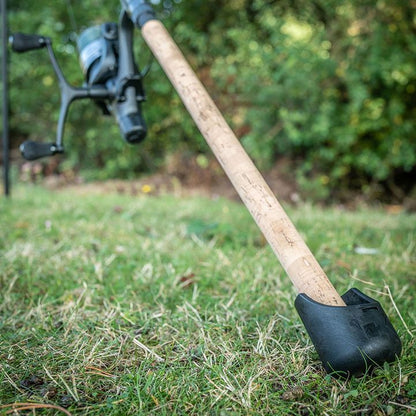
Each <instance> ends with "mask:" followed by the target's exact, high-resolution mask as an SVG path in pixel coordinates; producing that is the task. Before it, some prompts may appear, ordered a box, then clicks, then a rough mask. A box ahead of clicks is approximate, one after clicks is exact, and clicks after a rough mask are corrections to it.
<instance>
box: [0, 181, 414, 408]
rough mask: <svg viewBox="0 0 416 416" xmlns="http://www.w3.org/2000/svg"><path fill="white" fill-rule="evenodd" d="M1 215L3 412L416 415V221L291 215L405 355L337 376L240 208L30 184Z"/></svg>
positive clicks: (372, 215) (320, 212)
mask: <svg viewBox="0 0 416 416" xmlns="http://www.w3.org/2000/svg"><path fill="white" fill-rule="evenodd" d="M0 212H1V216H0V218H1V220H0V236H1V239H0V285H1V294H0V337H1V338H0V414H11V413H13V407H12V405H13V403H15V407H14V408H21V409H29V410H26V412H30V413H25V411H24V410H22V411H21V412H16V413H13V414H45V415H52V414H57V415H58V414H59V415H61V414H71V415H141V414H143V415H148V414H150V415H151V414H154V415H156V414H157V415H175V414H176V415H205V414H207V415H280V414H282V415H321V414H322V415H331V416H332V415H346V414H353V415H392V414H397V415H399V414H408V413H412V412H415V410H416V369H415V362H416V353H415V348H414V347H415V332H416V322H415V320H416V310H415V298H414V293H415V289H416V267H415V265H416V258H415V245H416V221H415V220H416V216H415V215H410V214H405V213H400V214H396V215H392V214H389V213H387V212H386V211H383V210H382V209H370V208H363V209H360V210H358V211H357V212H347V211H342V210H340V209H336V208H331V209H320V208H317V207H313V206H310V205H304V206H300V207H297V208H290V209H289V215H290V217H291V218H292V220H293V221H294V223H295V224H296V226H297V228H298V229H299V231H300V232H301V233H302V235H304V236H305V239H306V242H307V244H308V245H309V247H310V248H311V249H312V251H313V252H314V254H315V255H316V257H317V259H318V260H319V261H320V263H321V264H322V266H323V267H324V269H325V271H326V272H327V274H328V275H329V277H330V279H331V281H332V282H333V283H334V285H335V286H336V287H337V289H338V290H339V292H340V293H343V292H344V291H346V290H348V289H349V288H350V287H353V286H354V287H357V288H358V289H360V290H362V291H363V292H365V293H366V294H368V295H369V296H372V297H374V298H376V299H377V300H379V301H380V302H381V303H382V305H383V307H384V309H385V311H386V313H387V314H388V316H389V317H390V319H391V322H392V323H393V325H394V327H395V328H396V329H397V331H398V333H399V335H400V337H401V339H402V342H403V354H402V356H401V358H400V360H399V361H397V362H395V363H391V364H386V365H385V366H384V367H382V368H378V369H376V371H375V372H374V373H373V374H372V375H366V376H364V377H361V378H352V379H350V380H342V379H334V378H331V377H329V376H328V375H326V374H325V373H324V371H323V370H322V367H321V365H320V362H319V359H318V357H317V354H316V352H315V350H314V348H313V346H312V345H311V343H310V341H309V339H308V337H307V335H306V334H305V330H304V327H303V325H302V324H301V322H300V320H299V317H298V316H297V313H296V311H295V309H294V306H293V302H294V298H295V296H296V293H295V292H294V289H293V288H292V286H291V284H290V281H289V279H288V278H287V276H286V275H285V273H284V272H283V270H282V268H281V267H280V265H279V264H278V261H277V259H276V258H275V257H274V255H273V253H272V252H271V250H270V248H269V247H268V246H267V245H265V243H264V240H263V238H262V237H261V235H260V233H259V231H258V230H257V228H256V226H255V224H254V223H253V221H252V219H251V217H250V216H249V214H248V213H247V212H246V210H245V208H244V207H243V206H242V205H240V204H237V203H233V202H230V201H228V200H222V199H219V200H215V201H214V200H208V199H203V198H195V197H193V198H176V197H174V196H169V195H164V196H149V195H144V194H143V195H137V196H127V195H118V194H115V193H114V194H107V195H100V194H99V193H95V192H87V193H86V192H82V188H79V189H72V190H70V189H69V190H68V189H67V190H65V189H64V190H60V191H55V192H51V191H48V190H45V189H42V188H40V187H29V186H22V187H19V188H16V189H15V190H14V194H13V197H12V199H11V200H9V201H6V200H5V199H4V198H2V199H1V201H0ZM357 247H361V248H362V247H364V248H372V249H376V251H375V252H374V251H373V253H375V254H358V253H357ZM358 251H359V250H358ZM2 412H3V413H2Z"/></svg>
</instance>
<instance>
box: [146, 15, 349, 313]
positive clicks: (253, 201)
mask: <svg viewBox="0 0 416 416" xmlns="http://www.w3.org/2000/svg"><path fill="white" fill-rule="evenodd" d="M142 34H143V37H144V39H145V41H146V43H147V44H148V46H149V47H150V49H151V50H152V52H153V54H154V55H155V57H156V58H157V60H158V61H159V63H160V65H161V66H162V68H163V70H164V71H165V73H166V75H167V76H168V78H169V79H170V81H171V83H172V84H173V86H174V87H175V89H176V91H177V92H178V94H179V96H180V97H181V99H182V101H183V103H184V105H185V107H186V108H187V110H188V112H189V113H190V115H191V116H192V118H193V119H194V121H195V123H196V125H197V126H198V128H199V130H200V131H201V133H202V135H203V136H204V138H205V140H206V141H207V143H208V144H209V146H210V147H211V149H212V151H213V153H214V154H215V156H216V158H217V159H218V161H219V162H220V164H221V166H222V167H223V169H224V171H225V173H226V174H227V176H228V177H229V179H230V180H231V182H232V184H233V185H234V187H235V189H236V191H237V192H238V194H239V195H240V198H241V199H242V201H243V202H244V204H245V205H246V207H247V209H248V210H249V211H250V213H251V215H252V216H253V218H254V219H255V221H256V223H257V225H258V226H259V228H260V230H261V231H262V232H263V234H264V236H265V237H266V239H267V241H268V242H269V244H270V246H271V247H272V249H273V251H274V253H275V254H276V256H277V258H278V259H279V261H280V263H281V264H282V266H283V268H284V269H285V270H286V272H287V274H288V275H289V278H290V279H291V281H292V283H293V284H294V286H295V287H296V289H297V290H298V292H299V293H305V294H306V295H308V296H309V297H311V298H312V299H314V300H315V301H317V302H320V303H323V304H327V305H334V306H345V303H344V302H343V300H342V299H341V297H340V296H339V294H338V293H337V291H336V290H335V288H334V287H333V285H332V284H331V282H330V281H329V279H328V277H327V276H326V274H325V272H324V271H323V270H322V268H321V267H320V265H319V264H318V262H317V261H316V259H315V257H314V256H313V255H312V253H311V251H310V250H309V248H308V247H307V246H306V244H305V242H304V241H303V239H302V237H301V236H300V235H299V233H298V232H297V230H296V228H295V227H294V225H293V223H292V222H291V221H290V219H289V217H288V216H287V215H286V213H285V211H284V210H283V208H282V206H281V205H280V203H279V202H278V201H277V199H276V197H275V196H274V195H273V193H272V191H271V190H270V188H269V186H268V185H267V183H266V182H265V180H264V179H263V177H262V176H261V174H260V172H259V171H258V170H257V168H256V167H255V166H254V164H253V162H252V160H251V159H250V158H249V157H248V155H247V153H246V152H245V150H244V149H243V147H242V146H241V144H240V142H239V141H238V139H237V137H236V136H235V134H234V133H233V132H232V130H231V129H230V127H229V126H228V124H227V122H226V121H225V119H224V117H223V116H222V114H221V113H220V111H219V110H218V108H217V106H216V105H215V104H214V102H213V100H212V99H211V97H210V96H209V94H208V93H207V91H206V90H205V88H204V86H203V85H202V84H201V82H200V81H199V79H198V78H197V76H196V75H195V73H194V71H193V70H192V68H191V67H190V66H189V64H188V63H187V61H186V59H185V58H184V56H183V54H182V53H181V51H180V50H179V48H178V47H177V45H176V44H175V42H174V41H173V39H172V37H171V36H170V34H169V33H168V32H167V30H166V29H165V27H164V26H163V24H162V23H161V22H160V21H158V20H149V21H148V22H146V23H145V24H144V26H143V27H142Z"/></svg>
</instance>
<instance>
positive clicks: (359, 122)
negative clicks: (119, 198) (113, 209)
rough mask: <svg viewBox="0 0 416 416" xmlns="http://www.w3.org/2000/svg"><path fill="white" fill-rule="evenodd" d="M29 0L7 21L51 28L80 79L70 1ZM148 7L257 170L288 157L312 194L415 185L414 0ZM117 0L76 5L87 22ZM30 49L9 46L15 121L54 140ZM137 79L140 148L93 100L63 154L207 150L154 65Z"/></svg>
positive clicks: (52, 106)
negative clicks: (143, 99)
mask: <svg viewBox="0 0 416 416" xmlns="http://www.w3.org/2000/svg"><path fill="white" fill-rule="evenodd" d="M26 3H27V2H24V1H23V0H17V1H16V2H13V4H12V5H11V16H10V20H11V29H12V30H16V31H18V30H19V31H20V30H23V28H24V31H26V32H39V33H42V34H45V35H47V36H51V37H52V39H53V40H54V44H55V49H56V51H57V55H58V58H59V60H60V62H62V66H63V68H64V72H65V73H66V75H67V76H68V78H69V79H70V81H71V82H72V83H74V84H77V85H80V84H81V83H82V74H81V71H80V68H79V65H78V57H77V53H76V51H75V48H74V45H73V43H71V42H69V40H68V39H69V38H70V37H71V36H70V34H71V30H70V29H69V28H70V27H71V25H70V22H69V20H70V19H69V17H70V13H69V10H68V9H67V4H68V2H61V3H59V2H58V3H56V4H54V5H53V7H52V6H51V5H50V2H47V1H46V0H41V1H39V2H36V5H35V4H34V3H31V2H29V3H27V4H26ZM98 6H99V7H100V8H99V13H97V7H98ZM157 7H158V10H159V13H160V15H161V16H162V17H163V18H164V21H165V24H166V25H167V26H168V29H169V30H170V31H171V32H172V33H173V36H174V38H175V39H176V41H177V42H178V44H179V45H180V47H181V49H182V50H183V51H184V54H185V55H186V56H187V58H188V59H189V61H190V63H191V65H192V66H193V67H194V68H195V69H196V71H197V72H198V74H199V76H200V77H201V78H202V81H203V82H204V83H205V84H206V85H207V87H208V89H209V91H210V93H211V94H212V96H213V98H214V99H215V100H216V102H217V103H218V105H219V107H220V108H221V109H222V110H223V111H224V114H225V115H226V116H227V118H228V119H229V121H230V123H231V124H232V127H233V128H234V129H235V130H236V132H237V134H238V135H239V136H241V138H242V142H243V144H244V146H246V148H247V150H248V152H249V153H250V155H251V156H252V157H253V158H254V159H255V161H256V162H257V163H258V164H259V165H260V166H261V167H262V168H267V167H270V166H271V165H273V164H274V163H275V161H276V159H278V158H279V157H281V156H284V157H285V158H288V157H290V158H291V159H292V160H293V161H294V163H296V166H297V174H298V177H299V179H300V182H301V183H303V184H305V186H308V183H311V187H313V188H314V189H315V190H316V192H317V194H319V195H321V196H325V195H326V196H330V195H333V194H334V191H335V190H337V189H351V188H352V189H358V190H363V189H368V188H369V187H370V188H371V185H372V184H374V185H377V186H382V187H384V189H389V190H390V191H394V193H395V195H396V196H397V197H398V198H399V199H400V197H403V195H404V193H405V192H407V191H410V188H411V186H412V185H413V184H414V178H415V172H416V170H415V166H416V141H415V140H414V137H413V136H414V131H415V127H416V126H415V123H416V121H415V120H416V117H415V116H416V114H415V110H414V102H415V101H416V100H415V98H416V97H415V95H416V38H415V37H414V20H413V17H412V16H413V14H414V8H415V6H414V5H412V3H408V2H402V1H390V2H387V1H384V0H380V1H378V2H369V1H364V2H363V1H358V0H354V1H352V2H348V4H343V3H342V4H341V3H339V2H337V1H335V0H318V1H314V2H304V1H299V0H297V1H289V0H287V1H286V0H280V1H277V0H269V1H267V2H264V1H260V0H258V1H252V0H251V1H243V0H232V1H225V0H216V1H215V2H214V1H213V0H204V1H202V0H193V1H192V2H184V1H175V2H170V1H165V2H163V1H162V2H158V6H157ZM118 10H119V5H118V2H113V4H111V5H110V4H109V2H107V3H105V4H102V2H100V3H99V5H98V3H97V2H96V1H95V0H86V1H84V2H82V4H81V5H79V7H78V9H74V10H73V12H74V14H75V18H76V21H77V25H78V26H79V27H87V26H90V25H92V24H96V23H100V22H103V21H108V20H110V21H111V20H113V21H114V20H117V16H118ZM97 15H98V18H97ZM136 44H137V45H136V56H138V60H139V63H140V65H142V66H143V65H144V64H146V63H147V62H148V60H149V58H150V53H149V51H148V49H147V47H146V46H145V45H144V44H143V41H142V40H141V38H140V36H139V35H137V36H136ZM30 54H31V55H30V58H29V55H24V56H22V55H15V54H13V56H12V72H11V84H12V92H11V95H12V97H11V98H12V119H11V125H12V128H13V131H14V132H15V133H16V136H19V137H21V136H26V137H30V138H32V139H37V140H42V139H46V138H47V139H48V140H50V139H51V138H53V137H54V132H55V124H56V120H57V110H56V109H57V108H58V106H59V97H58V92H57V88H56V83H55V80H54V76H53V73H52V69H51V67H50V65H49V63H48V61H47V57H46V54H45V52H44V51H37V52H31V53H30ZM145 89H146V92H147V96H148V101H147V103H145V105H144V107H143V110H144V114H145V118H146V121H147V123H148V126H149V134H148V139H147V140H146V141H145V142H144V143H143V144H141V145H140V146H139V147H132V146H128V145H126V144H125V143H123V142H122V140H121V138H120V135H119V133H118V129H117V126H116V125H115V123H114V120H112V119H107V120H105V119H104V118H102V116H101V115H100V114H99V111H98V109H96V108H93V106H91V105H86V104H85V105H83V104H79V103H75V104H74V106H73V108H72V110H71V113H70V117H69V123H68V126H67V131H66V135H65V140H66V143H67V149H68V157H69V161H70V164H72V165H73V166H78V167H80V168H82V169H85V168H88V169H89V170H90V171H91V170H92V171H93V172H96V173H93V176H96V177H100V178H105V177H114V176H119V177H120V176H122V177H129V176H130V175H132V174H135V173H137V172H140V171H146V170H149V169H154V168H158V167H160V166H161V165H162V164H163V160H164V158H165V155H166V154H168V153H170V152H172V151H174V150H175V149H177V148H178V147H182V146H184V145H185V146H186V147H187V148H188V149H190V150H191V151H194V152H198V153H200V152H206V151H207V145H206V144H205V142H204V140H203V138H202V137H201V135H200V134H199V132H198V131H197V129H196V127H195V126H194V124H193V122H192V120H191V118H190V117H189V116H188V115H187V114H186V111H185V110H184V108H183V106H182V104H181V103H180V100H179V98H178V96H177V95H176V93H175V92H174V91H173V89H172V87H171V86H170V83H169V81H168V80H167V78H166V77H165V76H164V75H163V72H162V70H161V69H160V67H159V66H158V65H157V63H154V64H153V66H152V69H151V71H150V74H149V75H148V77H147V78H146V79H145ZM312 179H313V180H312ZM312 183H313V185H312ZM319 188H321V189H319Z"/></svg>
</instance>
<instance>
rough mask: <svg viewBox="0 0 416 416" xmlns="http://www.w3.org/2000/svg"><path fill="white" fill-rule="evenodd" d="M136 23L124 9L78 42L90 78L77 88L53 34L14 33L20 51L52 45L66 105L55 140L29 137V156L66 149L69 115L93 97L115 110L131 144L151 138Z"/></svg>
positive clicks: (111, 111) (25, 149) (15, 46)
mask: <svg viewBox="0 0 416 416" xmlns="http://www.w3.org/2000/svg"><path fill="white" fill-rule="evenodd" d="M133 29H134V26H133V23H132V22H131V20H130V19H129V17H128V15H127V13H126V12H125V11H124V10H123V11H122V13H121V15H120V20H119V24H118V25H117V24H116V23H104V24H102V25H99V26H93V27H90V28H88V29H86V30H84V31H83V32H82V33H81V34H80V36H79V37H78V41H77V47H78V51H79V57H80V64H81V68H82V71H83V73H84V77H85V83H84V85H83V86H82V87H80V88H78V87H73V86H72V85H70V84H69V83H68V81H67V80H66V78H65V76H64V74H63V72H62V70H61V68H60V67H59V64H58V61H57V59H56V57H55V54H54V51H53V48H52V41H51V39H50V38H48V37H45V36H40V35H27V34H23V33H16V34H14V35H13V36H12V37H11V44H12V49H13V50H14V51H15V52H26V51H29V50H33V49H40V48H47V50H48V53H49V58H50V60H51V63H52V66H53V69H54V71H55V74H56V76H57V78H58V81H59V88H60V92H61V107H60V112H59V120H58V126H57V133H56V141H55V143H38V142H34V141H31V140H29V141H26V142H24V143H22V145H21V146H20V150H21V152H22V155H23V157H24V158H25V159H27V160H35V159H39V158H41V157H44V156H52V155H54V154H57V153H63V151H64V147H63V136H64V127H65V120H66V117H67V114H68V110H69V106H70V104H71V103H72V102H73V101H75V100H80V99H90V100H93V101H94V102H95V104H96V105H98V107H99V108H100V109H101V110H102V112H103V114H104V115H114V116H115V118H116V120H117V123H118V125H119V127H120V132H121V135H122V136H123V138H124V139H125V140H126V141H127V142H129V143H140V142H141V141H142V140H143V139H144V138H145V137H146V132H147V128H146V123H145V121H144V119H143V116H142V112H141V103H142V102H143V101H144V100H145V94H144V90H143V85H142V75H141V73H140V71H139V69H138V66H137V64H136V62H135V60H134V57H133Z"/></svg>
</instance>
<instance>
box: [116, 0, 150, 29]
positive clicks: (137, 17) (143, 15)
mask: <svg viewBox="0 0 416 416" xmlns="http://www.w3.org/2000/svg"><path fill="white" fill-rule="evenodd" d="M122 4H123V7H124V8H125V10H126V11H127V13H128V14H129V15H130V18H131V20H132V21H133V23H134V24H135V25H137V26H138V27H139V28H140V29H141V28H142V27H143V26H144V25H145V24H146V23H147V22H148V21H149V20H157V17H156V13H155V11H154V10H153V7H152V6H151V5H150V4H149V3H147V1H145V0H122Z"/></svg>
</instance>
